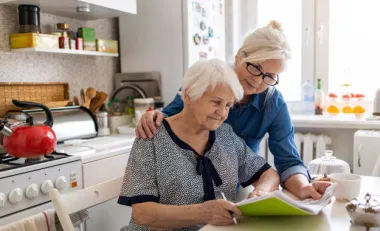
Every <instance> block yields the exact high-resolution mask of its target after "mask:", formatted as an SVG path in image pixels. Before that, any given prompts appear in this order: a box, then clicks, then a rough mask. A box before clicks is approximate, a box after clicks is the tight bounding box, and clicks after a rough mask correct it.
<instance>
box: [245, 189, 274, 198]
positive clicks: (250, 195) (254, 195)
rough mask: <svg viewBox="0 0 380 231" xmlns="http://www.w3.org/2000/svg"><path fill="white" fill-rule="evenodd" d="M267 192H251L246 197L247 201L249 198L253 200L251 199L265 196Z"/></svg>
mask: <svg viewBox="0 0 380 231" xmlns="http://www.w3.org/2000/svg"><path fill="white" fill-rule="evenodd" d="M268 193H269V192H267V191H263V190H253V191H252V192H251V193H250V194H249V195H248V199H249V198H253V197H261V196H265V195H267V194H268Z"/></svg>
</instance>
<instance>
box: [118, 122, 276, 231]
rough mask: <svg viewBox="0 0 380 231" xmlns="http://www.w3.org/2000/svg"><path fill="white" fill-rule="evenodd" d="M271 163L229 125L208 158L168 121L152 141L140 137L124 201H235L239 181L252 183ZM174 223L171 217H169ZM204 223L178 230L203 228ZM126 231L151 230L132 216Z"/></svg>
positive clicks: (212, 142)
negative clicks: (175, 131) (174, 129)
mask: <svg viewBox="0 0 380 231" xmlns="http://www.w3.org/2000/svg"><path fill="white" fill-rule="evenodd" d="M269 168H270V166H269V165H268V164H267V163H266V161H265V159H263V158H262V157H261V156H259V155H256V154H255V153H253V152H252V151H251V149H250V148H249V147H248V146H247V145H246V144H245V142H244V140H243V139H241V138H240V137H238V136H237V135H236V134H235V133H234V132H233V130H232V128H231V126H230V125H228V124H222V126H221V127H219V128H218V129H216V131H211V132H210V135H209V141H208V144H207V147H206V150H205V154H204V156H201V155H199V154H198V153H197V152H196V151H195V150H193V149H192V148H191V147H190V146H189V145H188V144H186V143H185V142H183V141H182V140H181V139H179V138H178V137H177V136H176V135H175V134H174V132H173V131H172V129H171V128H170V125H169V123H168V122H167V121H166V120H164V121H163V125H161V127H160V128H159V129H158V132H157V134H156V135H155V136H154V138H153V139H151V140H149V139H146V140H143V139H139V140H138V139H136V140H135V143H134V145H133V148H132V151H131V154H130V156H129V160H128V165H127V168H126V170H125V175H124V182H123V185H122V189H121V193H120V197H119V200H118V203H119V204H123V205H127V206H132V205H133V204H136V203H143V202H157V203H160V204H166V205H191V204H199V203H203V202H205V201H207V200H213V199H221V198H222V196H221V193H220V192H223V193H224V194H225V195H226V197H227V199H228V200H230V201H235V200H236V196H237V191H236V185H237V184H238V183H240V184H241V185H242V186H243V187H246V186H248V185H250V184H253V183H254V182H255V181H256V180H258V179H259V178H260V176H261V174H262V173H264V172H265V171H266V170H268V169H269ZM169 222H170V221H169ZM204 225H205V224H203V225H197V226H192V227H184V228H181V229H175V230H199V229H200V228H202V227H203V226H204ZM121 230H123V231H126V230H149V229H148V228H146V227H143V226H139V225H137V224H136V223H135V221H134V220H133V218H132V219H131V221H130V223H129V225H128V226H125V227H123V228H122V229H121Z"/></svg>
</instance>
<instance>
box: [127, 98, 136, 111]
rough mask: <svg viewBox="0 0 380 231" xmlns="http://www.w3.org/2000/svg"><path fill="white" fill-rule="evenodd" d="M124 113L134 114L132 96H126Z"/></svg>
mask: <svg viewBox="0 0 380 231" xmlns="http://www.w3.org/2000/svg"><path fill="white" fill-rule="evenodd" d="M125 114H127V115H134V114H135V108H134V106H133V99H132V96H127V105H126V107H125Z"/></svg>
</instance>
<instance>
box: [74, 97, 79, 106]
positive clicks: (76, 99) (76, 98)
mask: <svg viewBox="0 0 380 231" xmlns="http://www.w3.org/2000/svg"><path fill="white" fill-rule="evenodd" d="M74 105H75V106H79V105H80V103H79V100H78V97H76V96H74Z"/></svg>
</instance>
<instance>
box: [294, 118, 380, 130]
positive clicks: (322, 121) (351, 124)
mask: <svg viewBox="0 0 380 231" xmlns="http://www.w3.org/2000/svg"><path fill="white" fill-rule="evenodd" d="M368 117H369V116H366V117H364V118H363V119H358V118H355V117H354V115H337V116H331V115H321V116H316V115H310V116H305V115H291V116H290V118H291V120H292V123H293V126H294V127H295V128H350V129H380V120H367V119H365V118H368Z"/></svg>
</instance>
